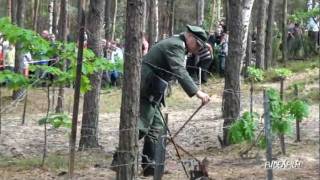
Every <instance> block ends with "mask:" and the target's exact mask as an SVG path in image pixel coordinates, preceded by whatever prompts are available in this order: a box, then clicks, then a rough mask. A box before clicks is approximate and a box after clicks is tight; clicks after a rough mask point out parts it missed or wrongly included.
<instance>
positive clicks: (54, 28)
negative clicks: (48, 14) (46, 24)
mask: <svg viewBox="0 0 320 180" xmlns="http://www.w3.org/2000/svg"><path fill="white" fill-rule="evenodd" d="M58 5H59V4H58V2H57V0H53V15H52V33H53V34H57V30H58V27H57V25H58V20H59V19H58V17H59V14H60V8H59V7H58ZM60 7H61V1H60ZM59 33H60V32H59Z"/></svg>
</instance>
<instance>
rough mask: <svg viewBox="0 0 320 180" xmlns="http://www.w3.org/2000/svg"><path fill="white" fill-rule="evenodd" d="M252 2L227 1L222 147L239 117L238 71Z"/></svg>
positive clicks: (245, 44)
mask: <svg viewBox="0 0 320 180" xmlns="http://www.w3.org/2000/svg"><path fill="white" fill-rule="evenodd" d="M253 2H254V0H238V1H234V0H229V5H230V6H229V7H230V12H232V13H230V14H229V15H230V16H229V20H230V21H229V22H232V23H229V24H228V26H229V27H228V28H229V29H230V30H231V31H230V37H229V54H228V56H227V60H226V67H225V72H226V73H225V87H224V92H223V101H222V102H223V117H224V123H223V127H224V129H223V145H224V146H227V145H229V139H228V130H229V126H230V124H231V123H232V122H234V121H235V120H236V119H237V118H238V117H239V115H240V101H241V99H240V69H241V62H242V60H243V59H244V57H245V50H246V46H247V35H248V29H249V28H248V27H249V23H250V16H251V10H252V6H253Z"/></svg>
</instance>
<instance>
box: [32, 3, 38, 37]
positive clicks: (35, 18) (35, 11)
mask: <svg viewBox="0 0 320 180" xmlns="http://www.w3.org/2000/svg"><path fill="white" fill-rule="evenodd" d="M38 12H39V0H35V1H34V9H33V18H32V27H33V30H34V31H37V26H38Z"/></svg>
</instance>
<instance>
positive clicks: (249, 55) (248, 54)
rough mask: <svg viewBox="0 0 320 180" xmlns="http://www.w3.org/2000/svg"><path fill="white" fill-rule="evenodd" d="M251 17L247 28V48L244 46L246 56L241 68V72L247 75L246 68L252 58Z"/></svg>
mask: <svg viewBox="0 0 320 180" xmlns="http://www.w3.org/2000/svg"><path fill="white" fill-rule="evenodd" d="M252 19H253V17H251V20H250V25H249V30H248V38H247V48H246V57H245V59H244V67H243V70H242V74H243V75H244V76H245V77H247V69H248V67H249V66H250V65H251V64H250V63H251V59H252V31H253V22H252Z"/></svg>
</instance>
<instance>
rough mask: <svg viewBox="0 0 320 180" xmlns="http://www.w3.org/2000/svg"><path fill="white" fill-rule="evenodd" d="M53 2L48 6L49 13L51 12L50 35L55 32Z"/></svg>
mask: <svg viewBox="0 0 320 180" xmlns="http://www.w3.org/2000/svg"><path fill="white" fill-rule="evenodd" d="M53 1H54V0H50V1H49V5H48V12H49V28H48V30H49V34H52V30H53V27H52V26H53V4H54V3H53Z"/></svg>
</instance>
